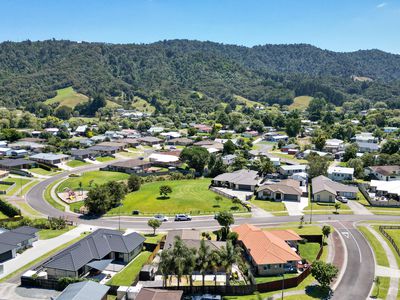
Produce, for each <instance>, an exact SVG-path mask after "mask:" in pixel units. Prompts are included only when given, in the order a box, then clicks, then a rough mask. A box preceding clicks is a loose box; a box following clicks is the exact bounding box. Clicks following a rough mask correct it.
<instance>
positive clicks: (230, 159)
mask: <svg viewBox="0 0 400 300" xmlns="http://www.w3.org/2000/svg"><path fill="white" fill-rule="evenodd" d="M236 157H237V156H236V155H235V154H228V155H225V156H222V163H223V164H224V165H228V166H229V165H231V164H233V163H234V162H235V159H236Z"/></svg>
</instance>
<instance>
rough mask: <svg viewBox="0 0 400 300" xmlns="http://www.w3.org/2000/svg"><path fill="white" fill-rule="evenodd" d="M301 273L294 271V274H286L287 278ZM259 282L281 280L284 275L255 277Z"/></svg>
mask: <svg viewBox="0 0 400 300" xmlns="http://www.w3.org/2000/svg"><path fill="white" fill-rule="evenodd" d="M298 275H299V274H297V273H293V274H285V279H289V278H293V277H296V276H298ZM254 279H255V280H256V282H257V283H265V282H271V281H276V280H281V279H282V276H256V277H254Z"/></svg>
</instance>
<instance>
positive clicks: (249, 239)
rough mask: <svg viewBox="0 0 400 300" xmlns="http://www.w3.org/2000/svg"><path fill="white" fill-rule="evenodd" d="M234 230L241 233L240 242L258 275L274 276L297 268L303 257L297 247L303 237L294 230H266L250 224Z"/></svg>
mask: <svg viewBox="0 0 400 300" xmlns="http://www.w3.org/2000/svg"><path fill="white" fill-rule="evenodd" d="M233 231H234V232H236V233H237V234H238V235H239V237H238V240H239V243H240V244H241V245H242V247H243V248H244V250H245V254H246V257H247V259H248V260H249V262H250V263H251V265H252V266H253V268H254V269H255V273H256V274H257V275H260V276H273V275H281V274H284V273H286V272H287V271H291V270H293V269H294V270H297V263H298V262H299V261H300V260H301V257H300V255H299V254H298V253H297V252H296V248H297V243H298V241H301V240H302V238H301V237H300V236H299V235H298V234H297V233H295V232H294V231H292V230H271V231H264V230H262V229H260V228H257V227H255V226H254V225H250V224H242V225H240V226H238V227H235V228H233Z"/></svg>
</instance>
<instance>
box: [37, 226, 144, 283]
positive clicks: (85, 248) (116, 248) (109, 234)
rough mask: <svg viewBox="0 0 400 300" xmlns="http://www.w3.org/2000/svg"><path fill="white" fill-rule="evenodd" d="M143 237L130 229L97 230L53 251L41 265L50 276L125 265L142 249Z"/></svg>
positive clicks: (71, 275) (73, 274) (77, 273)
mask: <svg viewBox="0 0 400 300" xmlns="http://www.w3.org/2000/svg"><path fill="white" fill-rule="evenodd" d="M144 241H145V238H144V237H143V236H141V235H140V234H138V233H136V232H133V233H130V234H127V235H123V233H122V232H120V231H117V230H110V229H98V230H96V231H95V232H93V233H91V234H90V235H88V236H86V237H85V238H83V239H81V240H80V241H78V242H76V243H75V244H73V245H71V246H70V247H68V248H67V249H65V250H63V251H62V252H60V253H59V254H56V255H55V256H53V257H52V258H51V259H49V260H48V261H47V262H46V263H44V264H43V266H42V267H43V268H44V269H45V270H46V272H47V277H48V278H49V279H58V278H61V277H82V276H84V275H85V274H88V273H89V272H90V271H91V270H93V269H94V270H98V271H103V270H102V269H104V268H105V267H107V265H108V264H109V263H110V262H111V261H116V262H121V263H124V264H127V263H128V262H130V261H131V260H132V259H133V258H135V257H136V256H137V255H138V254H139V253H140V252H141V250H142V247H143V242H144Z"/></svg>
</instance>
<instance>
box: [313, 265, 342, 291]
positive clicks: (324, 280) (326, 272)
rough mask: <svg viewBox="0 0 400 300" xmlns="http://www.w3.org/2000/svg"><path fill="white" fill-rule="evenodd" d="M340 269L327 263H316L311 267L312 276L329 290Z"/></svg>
mask: <svg viewBox="0 0 400 300" xmlns="http://www.w3.org/2000/svg"><path fill="white" fill-rule="evenodd" d="M338 271H339V270H338V269H337V268H336V266H334V265H333V264H330V263H325V262H323V261H320V260H318V261H314V262H313V264H312V266H311V274H312V276H313V277H314V278H315V279H316V280H317V281H318V283H319V284H320V285H321V286H322V287H323V288H327V287H329V285H330V284H331V282H332V280H333V279H334V278H335V277H336V275H337V274H338Z"/></svg>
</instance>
